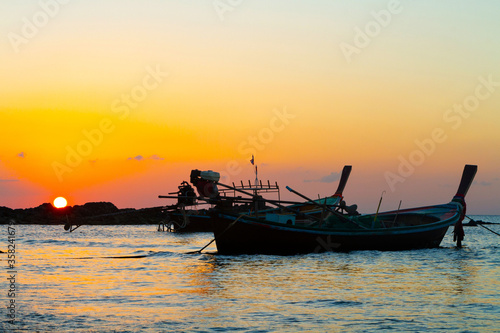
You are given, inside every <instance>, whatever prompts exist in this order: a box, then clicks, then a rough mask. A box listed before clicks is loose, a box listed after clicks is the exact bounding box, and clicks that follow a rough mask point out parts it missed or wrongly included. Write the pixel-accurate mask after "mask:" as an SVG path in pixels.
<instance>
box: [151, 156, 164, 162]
mask: <svg viewBox="0 0 500 333" xmlns="http://www.w3.org/2000/svg"><path fill="white" fill-rule="evenodd" d="M150 159H152V160H157V161H163V160H164V158H163V157H160V156H158V155H153V156H151V157H150Z"/></svg>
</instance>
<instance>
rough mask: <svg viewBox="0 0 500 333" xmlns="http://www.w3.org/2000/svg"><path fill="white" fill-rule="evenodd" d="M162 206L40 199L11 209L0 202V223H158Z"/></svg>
mask: <svg viewBox="0 0 500 333" xmlns="http://www.w3.org/2000/svg"><path fill="white" fill-rule="evenodd" d="M162 208H163V207H152V208H143V209H134V208H125V209H118V208H117V207H116V206H115V205H114V204H112V203H111V202H88V203H86V204H84V205H75V206H67V207H64V208H55V207H54V206H52V205H51V204H50V203H44V204H42V205H40V206H38V207H35V208H26V209H11V208H8V207H3V206H0V224H9V223H10V222H11V221H13V223H15V224H40V225H47V224H61V225H64V224H68V223H69V224H72V225H79V224H82V225H134V224H159V223H160V222H161V221H162V220H163V219H164V216H163V214H162Z"/></svg>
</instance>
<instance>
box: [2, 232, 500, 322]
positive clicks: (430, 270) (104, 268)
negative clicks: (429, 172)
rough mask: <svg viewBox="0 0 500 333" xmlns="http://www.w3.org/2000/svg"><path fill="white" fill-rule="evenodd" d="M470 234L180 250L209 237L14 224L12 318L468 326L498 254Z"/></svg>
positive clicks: (488, 293)
mask: <svg viewBox="0 0 500 333" xmlns="http://www.w3.org/2000/svg"><path fill="white" fill-rule="evenodd" d="M475 231H477V230H475ZM466 233H467V234H468V238H470V242H471V243H470V244H471V248H470V249H467V248H465V249H463V250H460V251H458V250H455V249H454V248H452V247H451V246H450V244H451V240H447V239H448V238H449V237H452V236H450V235H449V234H448V235H447V236H446V237H445V242H444V244H443V245H444V246H445V248H442V249H434V250H419V251H404V252H376V251H360V252H353V253H323V254H310V255H300V256H290V257H281V256H236V257H232V256H214V255H210V254H195V255H187V254H185V253H186V252H188V251H192V250H196V249H199V248H201V247H202V246H203V245H205V244H206V243H207V242H208V241H209V240H210V239H211V235H210V234H203V233H202V234H192V235H181V234H169V233H162V232H157V231H156V226H126V227H119V226H83V227H81V228H80V229H78V230H77V231H75V232H73V233H68V232H65V231H63V228H62V226H53V227H39V226H18V237H19V239H20V241H19V243H18V248H19V254H20V255H19V267H18V272H19V289H20V292H19V294H18V298H17V300H16V302H19V304H20V305H22V310H20V314H19V320H20V323H22V325H24V327H29V328H30V329H35V328H36V329H38V330H43V329H45V330H47V329H50V328H51V327H52V326H51V325H54V328H53V329H56V328H55V327H58V329H59V330H61V329H63V330H68V331H77V332H78V331H82V332H83V331H85V330H87V331H88V330H113V329H125V328H126V329H129V330H132V331H137V330H143V329H144V328H147V330H151V331H158V330H160V331H161V330H167V331H168V330H172V331H191V330H196V327H203V328H207V329H208V328H212V329H215V328H218V329H220V330H223V331H224V330H226V331H234V330H235V329H243V330H259V329H260V330H266V329H272V330H280V331H282V330H285V331H287V330H292V331H297V330H306V331H332V330H333V331H335V330H345V329H348V328H350V329H353V330H356V331H363V330H365V331H371V330H373V331H376V330H380V329H382V328H383V327H392V328H393V329H395V330H397V331H402V330H403V331H404V330H408V329H410V330H411V329H412V327H413V328H415V329H416V330H426V329H427V330H429V329H430V330H432V329H439V328H440V327H442V325H443V323H444V325H445V326H446V327H448V328H453V327H455V326H457V327H458V326H460V327H461V328H462V329H467V328H469V329H470V330H475V329H477V328H478V327H482V326H481V325H483V324H484V323H486V324H488V323H489V324H490V325H491V323H492V322H493V321H494V320H495V319H494V317H495V315H494V313H495V311H496V310H495V309H497V310H498V309H499V308H500V302H499V300H498V297H495V295H498V291H499V290H500V283H499V280H498V273H499V271H498V265H496V266H495V265H492V263H494V262H495V260H496V262H497V263H498V259H494V258H495V257H494V256H492V254H490V257H491V259H487V260H492V261H491V262H489V263H488V262H487V261H485V259H486V257H485V255H486V252H485V251H491V250H490V249H491V245H488V244H490V243H484V242H483V243H482V244H483V245H481V246H482V247H481V248H478V247H477V245H474V243H472V242H473V241H477V240H475V237H476V236H475V234H474V233H473V234H470V232H467V231H466ZM21 239H22V241H21ZM448 241H450V243H447V242H448ZM491 241H494V239H491ZM491 244H493V243H491ZM447 246H449V248H447ZM483 247H486V250H483ZM213 250H214V248H213V247H209V248H208V251H213ZM482 252H485V253H484V254H481V253H482ZM123 256H128V257H129V258H118V257H123ZM480 257H485V259H481V258H480ZM496 258H498V254H496ZM2 297H3V298H2ZM4 298H5V295H3V296H0V301H5V299H4ZM474 304H475V305H474ZM485 307H490V309H493V310H491V311H492V312H490V314H488V313H487V312H484V311H483V309H484V308H485ZM20 309H21V307H20ZM464 311H466V312H468V313H469V314H470V316H475V317H476V318H469V319H467V321H464V319H463V318H462V315H463V313H464ZM492 314H493V315H492ZM495 318H496V317H495ZM480 330H483V329H480ZM486 331H488V330H487V329H486Z"/></svg>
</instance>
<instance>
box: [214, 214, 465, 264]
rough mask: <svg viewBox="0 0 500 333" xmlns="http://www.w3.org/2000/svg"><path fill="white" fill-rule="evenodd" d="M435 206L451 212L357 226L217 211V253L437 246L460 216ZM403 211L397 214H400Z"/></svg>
mask: <svg viewBox="0 0 500 333" xmlns="http://www.w3.org/2000/svg"><path fill="white" fill-rule="evenodd" d="M436 207H438V209H437V210H440V208H443V207H444V208H445V209H452V211H453V214H451V215H448V216H447V218H446V219H437V218H436V217H433V218H434V219H433V220H430V221H429V222H428V223H424V222H425V220H426V219H430V218H431V217H429V215H424V214H422V215H419V214H415V213H414V212H407V216H408V217H409V216H410V215H411V217H413V218H414V219H415V218H417V219H420V220H421V221H423V223H422V224H421V225H415V226H403V227H391V228H376V229H357V230H355V229H350V230H349V229H345V228H344V229H332V228H330V229H329V228H311V227H306V226H291V225H285V224H280V223H273V222H269V221H265V220H258V219H255V218H251V217H246V216H245V217H240V218H239V219H238V217H237V216H235V215H232V214H219V217H218V218H216V219H214V220H213V231H214V236H215V242H216V245H217V250H218V253H219V254H281V255H289V254H298V253H319V252H325V251H353V250H381V251H396V250H410V249H421V248H435V247H439V245H440V243H441V241H442V240H443V238H444V236H445V234H446V232H447V230H448V228H449V226H451V225H453V224H455V223H456V222H457V221H459V220H460V210H458V207H454V206H453V205H452V206H451V207H450V206H448V205H443V206H436ZM454 208H455V209H454ZM431 209H434V208H431ZM403 215H404V214H400V217H401V216H403ZM387 216H389V217H390V216H392V215H387ZM369 218H371V217H368V219H369ZM237 219H238V220H237ZM236 220H237V221H236Z"/></svg>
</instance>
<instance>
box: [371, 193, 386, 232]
mask: <svg viewBox="0 0 500 333" xmlns="http://www.w3.org/2000/svg"><path fill="white" fill-rule="evenodd" d="M384 193H385V191H382V195H380V200H379V202H378V207H377V212H376V213H375V218H374V219H373V223H372V229H373V228H375V222H377V217H378V211H379V209H380V205H381V204H382V198H383V196H384Z"/></svg>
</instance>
